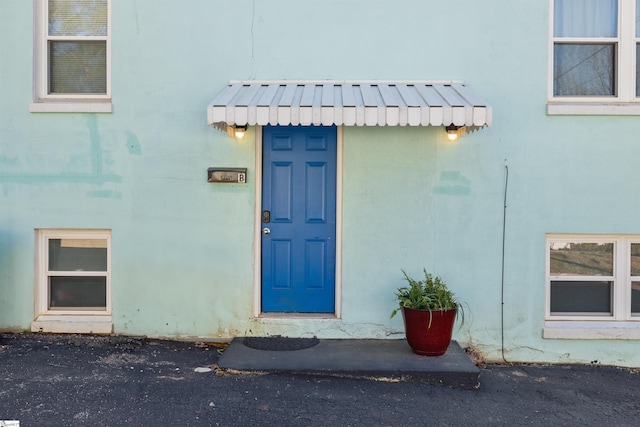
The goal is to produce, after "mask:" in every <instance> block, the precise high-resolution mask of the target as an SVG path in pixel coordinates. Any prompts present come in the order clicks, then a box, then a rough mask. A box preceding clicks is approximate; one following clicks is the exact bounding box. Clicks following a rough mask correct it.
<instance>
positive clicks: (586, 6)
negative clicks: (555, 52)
mask: <svg viewBox="0 0 640 427" xmlns="http://www.w3.org/2000/svg"><path fill="white" fill-rule="evenodd" d="M617 32H618V0H555V3H554V8H553V35H554V36H555V37H617Z"/></svg>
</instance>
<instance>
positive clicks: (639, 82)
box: [636, 0, 640, 96]
mask: <svg viewBox="0 0 640 427" xmlns="http://www.w3.org/2000/svg"><path fill="white" fill-rule="evenodd" d="M638 1H640V0H638ZM636 96H640V45H638V44H636Z"/></svg>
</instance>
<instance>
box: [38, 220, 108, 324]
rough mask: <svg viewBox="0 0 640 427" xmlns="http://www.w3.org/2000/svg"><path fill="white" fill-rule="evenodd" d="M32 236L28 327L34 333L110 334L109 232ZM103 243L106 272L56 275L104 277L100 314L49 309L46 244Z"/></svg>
mask: <svg viewBox="0 0 640 427" xmlns="http://www.w3.org/2000/svg"><path fill="white" fill-rule="evenodd" d="M35 234H36V236H35V239H36V241H35V250H36V252H35V263H36V265H35V270H36V274H35V300H34V302H35V314H34V321H33V323H32V324H31V330H32V331H34V332H55V333H66V332H70V333H107V334H108V333H111V332H112V331H113V324H112V313H111V231H110V230H104V229H90V230H89V229H86V230H79V229H37V230H36V233H35ZM50 239H104V240H106V242H107V271H106V272H87V271H79V272H68V271H67V272H56V274H61V273H63V274H64V275H72V276H73V275H77V276H101V277H102V276H104V277H106V293H107V295H106V299H107V301H106V303H107V305H106V307H105V309H103V310H60V309H56V310H51V309H49V277H50V276H52V275H54V274H51V273H50V272H49V271H48V269H49V262H48V260H49V257H48V256H49V240H50Z"/></svg>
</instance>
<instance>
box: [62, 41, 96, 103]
mask: <svg viewBox="0 0 640 427" xmlns="http://www.w3.org/2000/svg"><path fill="white" fill-rule="evenodd" d="M49 60H50V64H49V66H50V77H49V93H70V94H73V93H102V94H104V93H107V44H106V42H103V41H90V42H49Z"/></svg>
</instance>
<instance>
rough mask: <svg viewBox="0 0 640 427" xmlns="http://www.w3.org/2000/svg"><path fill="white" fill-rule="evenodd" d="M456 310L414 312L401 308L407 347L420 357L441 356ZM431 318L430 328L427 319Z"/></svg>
mask: <svg viewBox="0 0 640 427" xmlns="http://www.w3.org/2000/svg"><path fill="white" fill-rule="evenodd" d="M456 313H457V310H432V311H431V314H429V310H416V309H413V308H406V307H405V308H403V309H402V317H403V319H404V331H405V335H406V337H407V342H408V343H409V347H411V350H413V352H414V353H416V354H419V355H421V356H442V355H443V354H445V353H446V351H447V348H448V347H449V343H451V336H452V334H453V324H454V322H455V320H456ZM430 317H431V327H429V318H430Z"/></svg>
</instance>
